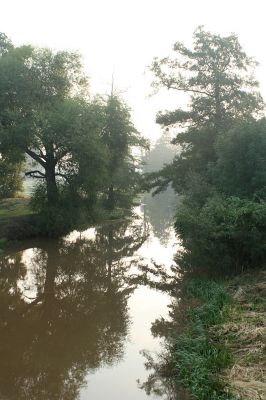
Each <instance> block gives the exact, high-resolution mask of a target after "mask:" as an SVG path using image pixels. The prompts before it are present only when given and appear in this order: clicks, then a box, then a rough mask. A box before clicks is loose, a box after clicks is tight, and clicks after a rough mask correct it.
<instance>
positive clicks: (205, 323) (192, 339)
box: [172, 272, 266, 400]
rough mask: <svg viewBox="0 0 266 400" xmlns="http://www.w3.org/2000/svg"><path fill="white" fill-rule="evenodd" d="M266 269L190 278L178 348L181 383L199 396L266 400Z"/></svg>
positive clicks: (175, 355) (198, 398)
mask: <svg viewBox="0 0 266 400" xmlns="http://www.w3.org/2000/svg"><path fill="white" fill-rule="evenodd" d="M265 277H266V273H265V272H259V273H257V272H252V273H250V274H242V275H240V276H238V277H237V278H235V279H233V280H232V281H230V283H227V282H224V283H217V282H214V281H208V280H190V281H188V282H187V283H186V284H185V287H184V293H183V295H184V299H183V300H182V301H183V303H186V304H189V306H187V307H185V310H183V312H184V322H183V326H182V328H181V329H180V332H179V333H178V334H177V336H176V338H175V340H174V345H173V347H172V356H173V360H172V365H173V368H174V369H175V376H176V377H177V380H178V382H177V383H178V385H181V386H183V387H184V388H186V389H187V390H188V392H189V393H190V395H191V398H192V399H196V400H229V399H230V400H232V399H242V400H251V399H252V400H253V399H254V400H255V399H261V400H262V399H265V398H266V397H265V396H266V395H265V394H266V385H265V383H264V382H265V376H266V375H265V372H266V369H265V339H266V330H265V329H266V328H265V311H266V309H265V305H266V281H265Z"/></svg>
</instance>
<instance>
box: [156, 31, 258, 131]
mask: <svg viewBox="0 0 266 400" xmlns="http://www.w3.org/2000/svg"><path fill="white" fill-rule="evenodd" d="M193 39H194V48H193V49H192V50H190V49H189V48H187V47H186V46H185V45H184V44H183V43H180V42H176V43H175V44H174V47H173V49H174V52H175V54H176V57H175V58H174V59H171V58H170V57H166V58H164V59H162V60H158V59H157V58H156V59H155V60H154V61H153V64H152V66H151V70H152V71H153V72H154V74H155V81H154V86H155V87H161V86H163V87H166V88H167V89H173V90H177V91H181V92H185V93H188V94H190V105H189V110H186V109H185V110H182V109H177V110H175V111H172V112H166V113H165V114H163V113H159V115H158V117H157V121H158V122H159V123H161V124H163V125H164V126H169V125H173V124H180V125H181V126H184V125H187V124H188V125H189V126H194V127H197V128H199V127H202V126H205V125H206V123H208V124H211V125H212V126H214V127H215V128H216V129H224V128H225V127H226V126H227V125H228V124H231V123H232V121H234V120H238V119H243V118H247V117H249V116H250V115H254V114H256V113H258V112H259V111H261V109H262V108H263V102H262V98H261V96H260V95H259V93H258V92H256V90H255V89H256V88H257V86H258V82H257V81H256V80H255V79H254V78H253V69H254V67H255V66H256V65H257V63H256V62H255V61H254V60H253V59H252V58H250V57H248V56H247V55H246V54H245V52H244V51H243V50H242V47H241V46H240V44H239V41H238V38H237V36H236V35H234V34H231V35H229V36H227V37H221V36H220V35H215V34H211V33H210V32H207V31H204V30H203V28H202V27H198V28H197V29H196V31H195V32H194V35H193Z"/></svg>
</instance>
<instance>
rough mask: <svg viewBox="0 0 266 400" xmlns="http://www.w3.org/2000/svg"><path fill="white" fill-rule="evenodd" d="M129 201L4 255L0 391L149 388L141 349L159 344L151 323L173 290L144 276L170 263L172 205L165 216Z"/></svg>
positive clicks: (101, 393)
mask: <svg viewBox="0 0 266 400" xmlns="http://www.w3.org/2000/svg"><path fill="white" fill-rule="evenodd" d="M136 211H137V214H138V216H136V218H134V219H133V220H132V221H122V222H121V221H120V222H114V223H112V224H103V225H102V226H99V227H96V228H91V229H88V230H86V231H83V232H77V231H75V232H72V233H71V234H70V235H68V236H66V237H65V238H63V239H60V240H49V241H47V240H45V241H44V240H42V241H35V242H32V241H31V242H20V243H19V244H18V245H17V246H16V248H14V249H13V250H12V251H10V252H9V254H5V255H4V256H2V257H1V259H0V399H1V400H2V399H5V400H11V399H12V400H13V399H14V400H24V399H25V400H35V399H36V400H58V399H60V400H61V399H62V400H74V399H80V400H86V399H93V400H106V399H111V400H122V399H123V400H124V399H127V400H130V399H132V400H133V399H134V400H142V399H147V398H149V399H152V398H154V397H153V395H151V396H148V395H147V394H146V392H145V390H143V389H141V387H140V386H141V384H140V383H141V382H144V381H145V380H147V377H148V375H149V371H148V370H147V369H146V367H145V361H146V359H145V357H144V355H143V351H145V352H148V353H149V354H151V355H152V354H154V353H156V352H157V351H159V350H160V348H161V343H160V341H159V339H156V338H154V337H153V335H152V333H151V326H152V323H153V322H154V321H155V319H157V318H159V317H165V318H167V315H168V312H167V311H168V307H167V306H168V304H169V303H170V302H171V298H170V297H169V295H167V294H166V293H163V292H162V291H158V290H155V289H152V288H151V287H150V285H147V277H148V273H147V270H150V269H151V268H154V262H153V261H155V262H156V264H163V265H165V266H166V267H167V268H170V266H171V264H172V258H173V254H174V252H175V245H176V243H175V241H176V240H175V237H174V234H173V231H172V230H171V228H170V227H169V221H170V218H169V213H168V218H165V221H164V223H162V221H158V220H156V218H157V216H156V213H155V215H154V214H153V215H152V214H151V213H150V214H149V209H148V208H147V207H146V208H143V207H142V208H140V209H138V210H136ZM160 218H161V219H162V216H161V215H160ZM159 222H160V223H159ZM156 279H159V278H158V277H157V278H155V280H156ZM160 398H161V399H165V400H166V399H167V398H168V397H167V395H166V394H162V395H161V396H160Z"/></svg>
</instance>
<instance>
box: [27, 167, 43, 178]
mask: <svg viewBox="0 0 266 400" xmlns="http://www.w3.org/2000/svg"><path fill="white" fill-rule="evenodd" d="M36 174H38V175H36ZM25 176H30V177H32V178H38V179H44V178H45V177H46V175H45V174H44V173H43V172H41V171H39V170H37V169H36V170H34V171H28V172H25Z"/></svg>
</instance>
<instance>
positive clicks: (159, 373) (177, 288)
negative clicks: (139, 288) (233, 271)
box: [139, 264, 190, 400]
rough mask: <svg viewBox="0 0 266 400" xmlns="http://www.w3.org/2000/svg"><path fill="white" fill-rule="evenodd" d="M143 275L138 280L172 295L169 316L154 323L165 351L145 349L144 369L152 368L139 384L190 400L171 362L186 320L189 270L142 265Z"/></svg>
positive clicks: (167, 399) (172, 398)
mask: <svg viewBox="0 0 266 400" xmlns="http://www.w3.org/2000/svg"><path fill="white" fill-rule="evenodd" d="M141 270H142V275H141V276H140V277H139V280H142V284H145V285H147V286H148V287H150V288H156V289H157V290H159V291H162V292H164V293H165V292H166V293H168V294H169V295H170V296H171V297H172V302H171V304H170V305H169V306H168V318H167V319H165V318H163V317H161V318H158V319H156V320H155V321H154V322H153V323H152V327H151V332H152V335H153V336H154V337H156V338H161V339H162V340H163V346H162V350H161V351H160V353H159V354H156V355H155V356H154V355H152V354H150V353H149V352H147V351H143V352H142V355H143V356H144V358H145V360H146V361H145V368H146V369H147V370H148V371H149V375H148V378H147V379H146V381H145V382H139V387H140V388H141V389H143V390H145V392H146V393H147V395H149V396H150V395H155V396H159V397H163V399H164V400H188V399H190V397H189V395H188V393H187V392H186V391H185V390H184V389H183V388H181V387H179V386H178V384H177V382H178V377H177V376H176V375H175V372H174V371H175V368H174V367H173V364H172V362H173V361H172V357H171V354H172V347H173V341H174V340H175V335H176V332H180V331H181V330H182V327H183V323H184V310H185V309H186V308H187V307H188V306H189V305H188V304H185V301H184V299H182V287H183V284H184V280H185V279H187V278H186V275H187V273H184V271H181V270H180V269H179V267H178V266H177V265H173V266H172V268H171V271H167V270H166V268H165V267H164V266H162V265H156V264H154V265H153V266H141Z"/></svg>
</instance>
